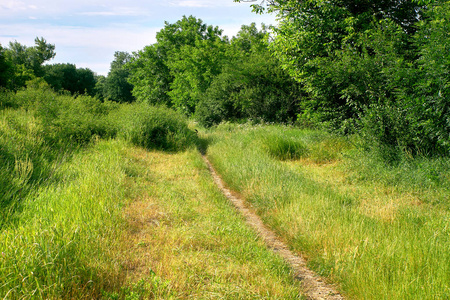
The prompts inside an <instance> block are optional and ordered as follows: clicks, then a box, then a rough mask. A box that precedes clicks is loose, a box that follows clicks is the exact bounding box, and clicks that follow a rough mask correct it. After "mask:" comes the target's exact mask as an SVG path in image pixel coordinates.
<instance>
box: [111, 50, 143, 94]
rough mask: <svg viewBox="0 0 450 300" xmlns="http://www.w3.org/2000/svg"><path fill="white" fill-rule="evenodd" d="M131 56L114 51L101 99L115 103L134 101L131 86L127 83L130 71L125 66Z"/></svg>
mask: <svg viewBox="0 0 450 300" xmlns="http://www.w3.org/2000/svg"><path fill="white" fill-rule="evenodd" d="M131 58H132V56H131V55H130V54H129V53H127V52H122V51H116V53H114V60H113V61H112V62H111V68H110V71H109V73H108V77H106V79H105V81H104V83H103V97H104V98H106V99H109V100H112V101H116V102H132V101H134V100H135V98H134V97H133V95H132V93H131V91H132V90H133V85H132V84H131V83H130V82H129V81H128V78H129V77H130V70H129V69H128V66H127V64H128V63H129V62H130V61H131Z"/></svg>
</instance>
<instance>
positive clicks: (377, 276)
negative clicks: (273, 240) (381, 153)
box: [208, 125, 450, 299]
mask: <svg viewBox="0 0 450 300" xmlns="http://www.w3.org/2000/svg"><path fill="white" fill-rule="evenodd" d="M209 134H210V135H212V136H213V137H214V138H213V140H214V141H215V142H214V143H212V145H210V147H209V148H208V156H209V157H210V158H211V160H212V161H213V164H214V165H215V166H216V167H217V169H218V170H219V172H220V173H221V174H222V175H223V178H224V180H225V181H226V182H227V183H228V184H229V185H230V186H231V187H232V188H233V189H235V190H237V191H239V192H240V193H241V194H242V195H244V196H245V197H246V198H247V200H248V201H249V202H250V203H251V204H252V205H253V207H254V208H255V209H256V210H257V212H258V213H259V214H260V215H261V216H262V217H263V219H264V220H265V221H266V222H267V223H268V224H270V226H272V227H273V228H274V229H275V230H276V231H277V232H278V233H279V234H280V235H281V236H282V237H283V239H284V240H286V241H287V242H288V243H289V244H290V246H291V247H292V248H293V249H295V250H297V251H300V252H303V253H304V254H305V255H306V256H307V257H308V262H309V265H310V266H311V267H312V268H313V269H315V270H316V271H317V272H318V273H320V274H322V275H325V276H328V277H330V278H331V279H332V280H334V281H335V282H337V283H339V284H340V286H341V289H342V291H343V292H344V293H345V294H347V295H348V296H350V297H351V298H356V299H446V298H449V297H450V251H449V250H450V231H449V230H450V227H449V224H450V223H449V221H450V214H449V212H448V202H449V199H450V183H449V177H448V174H449V172H448V170H449V167H450V161H449V160H448V159H443V158H442V159H426V158H420V159H409V160H408V159H407V158H405V160H404V161H403V162H401V163H398V164H397V165H395V166H389V165H386V164H385V163H383V162H382V161H380V160H377V159H376V157H374V156H371V155H370V153H364V152H361V151H359V150H357V149H355V148H354V147H353V146H352V145H353V143H352V141H351V140H346V139H343V138H339V137H333V136H331V135H328V134H326V133H322V132H317V131H308V130H300V129H294V128H289V127H284V126H259V127H252V126H245V125H244V126H242V125H241V126H237V125H236V126H233V125H226V126H223V127H222V126H219V127H218V128H217V129H216V130H215V131H212V132H210V133H209ZM272 136H276V137H277V138H275V139H273V140H272V141H267V140H268V137H272ZM286 140H295V142H289V144H290V145H300V146H298V147H299V148H300V149H301V153H302V154H301V155H296V156H294V157H293V156H292V155H291V159H292V158H294V159H296V160H297V161H298V162H296V163H286V162H284V161H283V159H284V156H283V155H281V156H277V155H273V152H275V153H276V152H277V151H279V152H281V153H283V152H284V151H285V150H283V149H284V148H285V147H284V146H283V145H284V144H285V141H286ZM267 143H275V144H276V143H280V144H281V146H280V150H277V148H276V147H275V146H270V147H272V149H275V150H273V151H272V150H271V151H267ZM289 151H291V150H289ZM328 165H330V166H333V165H338V167H335V169H333V170H335V172H336V173H339V174H340V175H339V176H335V177H333V176H331V177H330V178H328V179H327V180H325V179H321V180H317V179H315V178H314V177H313V176H311V174H310V173H309V171H310V170H312V169H314V168H316V169H317V168H325V167H327V166H328ZM321 166H323V167H321ZM334 180H335V181H334ZM383 201H384V202H383Z"/></svg>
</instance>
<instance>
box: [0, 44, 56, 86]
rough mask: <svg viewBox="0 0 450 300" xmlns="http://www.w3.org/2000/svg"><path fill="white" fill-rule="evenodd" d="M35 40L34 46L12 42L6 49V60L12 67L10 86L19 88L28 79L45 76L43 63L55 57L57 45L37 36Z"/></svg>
mask: <svg viewBox="0 0 450 300" xmlns="http://www.w3.org/2000/svg"><path fill="white" fill-rule="evenodd" d="M34 42H35V46H34V47H27V46H25V45H22V44H20V43H18V42H17V41H14V42H10V43H9V47H8V48H7V49H6V50H5V52H4V55H5V60H6V61H7V63H8V64H9V65H10V66H11V68H12V72H11V75H10V77H9V84H8V87H9V88H11V89H17V88H19V87H22V86H24V85H25V83H26V81H28V80H31V79H33V78H35V77H40V76H43V63H44V62H46V61H48V60H50V59H52V58H54V57H55V55H56V53H55V51H54V50H55V45H52V44H49V43H47V41H46V40H45V39H44V38H36V39H35V40H34Z"/></svg>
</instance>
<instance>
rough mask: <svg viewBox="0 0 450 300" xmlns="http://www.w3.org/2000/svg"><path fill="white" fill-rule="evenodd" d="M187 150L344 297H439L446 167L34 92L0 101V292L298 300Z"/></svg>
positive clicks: (292, 132) (447, 263) (150, 109)
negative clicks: (206, 126)
mask: <svg viewBox="0 0 450 300" xmlns="http://www.w3.org/2000/svg"><path fill="white" fill-rule="evenodd" d="M194 128H196V130H197V131H198V133H196V132H195V130H194ZM202 154H205V155H207V157H208V158H209V159H210V160H211V162H212V163H213V165H214V167H215V168H216V169H217V171H218V172H219V173H220V174H221V176H222V178H223V180H224V181H225V182H226V183H227V185H228V186H229V187H230V188H231V189H233V190H234V191H236V192H237V193H239V194H240V195H241V196H242V197H244V198H245V199H246V201H247V202H248V204H249V206H251V208H252V209H254V210H255V211H256V212H257V213H258V214H259V215H260V216H261V217H262V218H263V220H264V221H265V223H266V224H268V226H269V227H271V228H272V229H273V230H274V231H276V232H277V233H278V234H279V236H280V237H281V238H282V239H283V241H284V242H285V243H287V244H288V245H289V247H290V248H291V249H292V250H293V251H295V252H298V253H301V254H302V255H304V256H305V257H306V258H307V260H308V265H309V267H310V268H311V269H313V270H314V271H316V272H317V273H319V274H320V275H322V276H324V277H326V278H327V280H328V281H330V282H333V283H336V284H337V285H338V287H339V290H340V291H341V292H342V293H343V295H344V296H346V297H347V298H349V299H446V298H449V297H450V285H449V282H450V275H449V274H450V269H449V268H450V251H449V250H450V239H449V237H450V228H449V224H450V223H449V220H450V214H449V198H450V197H449V190H450V178H449V174H450V172H449V171H450V160H449V159H448V158H442V157H434V158H426V157H420V156H415V157H413V156H412V155H409V154H408V153H404V154H403V155H402V156H399V157H397V158H396V159H395V160H391V161H386V156H385V155H384V153H382V152H381V151H377V150H376V149H369V148H367V145H365V144H364V141H362V140H360V139H359V138H358V137H357V136H347V137H343V136H338V135H333V134H330V133H327V132H325V131H321V130H315V129H302V128H298V127H294V126H282V125H254V124H249V123H247V124H231V123H222V124H220V125H218V126H215V127H212V128H209V129H204V128H201V127H199V126H198V125H196V124H194V123H192V122H190V121H189V120H188V119H186V118H185V117H184V116H182V115H181V114H179V113H176V112H174V111H172V110H170V109H167V108H165V107H157V106H150V105H148V104H144V103H133V104H117V103H112V102H108V101H103V102H102V101H99V100H98V99H96V98H92V97H88V96H72V95H67V94H57V93H54V92H53V91H51V90H50V89H48V88H47V87H46V86H45V85H41V86H37V87H36V86H34V87H33V86H30V87H28V88H27V89H23V90H20V91H18V92H17V93H6V92H3V93H1V94H0V162H1V164H0V206H1V215H0V226H1V227H0V252H1V255H0V278H2V281H1V282H0V297H1V298H2V299H301V298H302V295H301V294H302V293H301V289H300V283H299V282H298V281H296V280H294V279H293V274H292V271H291V270H290V269H289V267H288V266H287V264H286V263H285V262H284V261H283V260H282V259H281V258H279V257H278V256H276V255H275V254H273V253H272V252H271V251H269V250H268V249H267V248H266V246H265V245H264V243H263V242H262V241H261V239H260V238H258V236H257V235H256V233H255V232H253V231H252V230H250V229H249V228H248V227H247V225H245V222H244V219H243V218H242V217H241V216H239V215H238V214H237V212H236V211H235V210H234V209H233V208H232V206H231V205H230V204H229V203H228V201H227V199H226V198H225V197H224V196H223V195H222V194H221V193H220V191H219V190H218V188H217V187H216V186H215V185H214V183H213V181H212V178H211V176H210V173H209V171H208V168H207V166H206V165H205V163H204V161H203V160H202V157H201V155H202Z"/></svg>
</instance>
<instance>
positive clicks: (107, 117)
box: [0, 86, 196, 299]
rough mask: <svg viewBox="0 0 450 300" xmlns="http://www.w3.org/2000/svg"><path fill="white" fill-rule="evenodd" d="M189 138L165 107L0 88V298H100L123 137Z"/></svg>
mask: <svg viewBox="0 0 450 300" xmlns="http://www.w3.org/2000/svg"><path fill="white" fill-rule="evenodd" d="M195 142H196V135H195V134H194V133H193V132H192V131H190V130H189V129H188V127H187V121H186V120H185V119H184V118H179V115H178V114H177V113H175V112H172V111H170V110H168V109H166V108H159V107H158V108H156V107H151V106H149V105H144V104H132V105H118V104H114V103H110V102H101V101H99V100H98V99H96V98H92V97H87V96H75V97H74V96H69V95H65V94H57V93H55V92H53V91H52V90H50V89H49V88H48V87H46V86H39V87H37V88H36V87H29V88H27V89H23V90H20V91H18V92H17V93H8V92H2V93H1V94H0V251H1V253H0V278H2V280H1V283H0V296H1V297H2V298H5V299H30V298H31V299H34V298H37V299H68V298H74V299H75V298H76V299H80V298H86V299H92V298H100V295H101V292H102V290H103V289H105V290H108V289H111V286H112V288H113V289H114V288H117V287H116V285H117V284H120V280H121V277H123V275H121V274H120V272H119V270H120V267H119V266H118V265H117V264H116V262H115V261H111V260H110V259H109V258H108V252H109V249H111V248H112V247H113V244H114V241H116V238H117V237H116V236H115V234H116V233H117V232H119V233H120V230H119V229H120V228H122V227H121V223H122V221H123V218H122V212H121V207H122V206H123V205H124V203H125V202H126V200H127V195H126V193H127V186H128V185H126V184H125V183H126V178H127V176H128V175H127V174H128V173H127V165H126V164H127V160H124V159H123V151H124V150H123V149H124V148H125V147H126V146H125V145H126V144H127V143H134V144H136V145H139V146H144V147H147V148H157V149H167V150H171V151H177V150H182V149H186V148H187V147H189V146H190V145H194V144H195Z"/></svg>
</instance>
